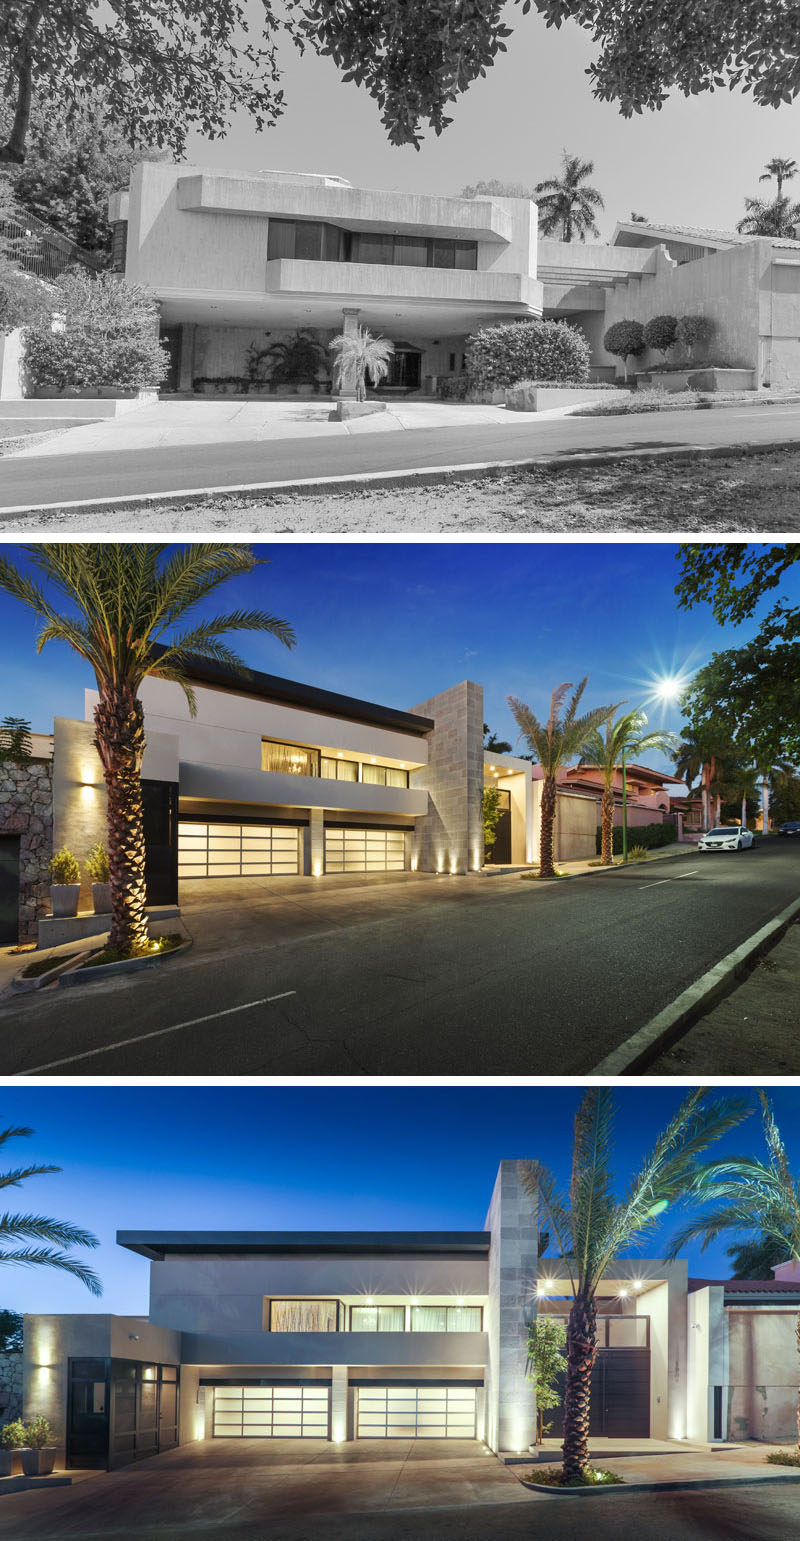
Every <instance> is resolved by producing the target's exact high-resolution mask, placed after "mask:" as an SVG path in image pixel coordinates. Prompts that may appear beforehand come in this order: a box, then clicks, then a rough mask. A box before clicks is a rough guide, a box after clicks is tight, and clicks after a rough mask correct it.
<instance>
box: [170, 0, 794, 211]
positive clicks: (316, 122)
mask: <svg viewBox="0 0 800 1541" xmlns="http://www.w3.org/2000/svg"><path fill="white" fill-rule="evenodd" d="M248 7H249V9H250V11H251V13H252V15H253V17H254V18H257V16H258V13H259V10H260V3H259V0H248ZM521 11H522V8H521V6H519V5H514V4H511V3H508V4H507V5H506V7H505V21H506V24H507V25H508V26H510V27H513V29H514V30H513V36H512V37H511V38H510V39H508V52H507V53H506V54H504V55H500V56H499V58H498V59H497V61H496V62H495V64H494V65H493V66H492V67H491V68H490V69H488V70H487V72H486V77H485V79H483V80H478V81H476V82H475V83H474V84H473V85H472V86H471V87H470V89H469V91H468V92H467V93H466V95H465V96H463V97H462V98H461V100H460V101H459V102H458V103H457V104H456V106H455V107H454V108H453V109H452V110H451V114H450V115H451V116H452V118H453V122H452V124H451V126H450V127H449V128H448V129H447V130H446V131H445V132H444V134H442V135H441V136H440V137H439V138H438V139H437V138H436V137H435V135H433V134H432V133H431V132H430V131H427V133H426V137H425V140H424V143H423V146H422V149H421V150H420V151H416V150H414V149H413V148H405V149H397V148H395V147H394V146H392V145H390V144H389V142H388V140H387V138H386V134H385V132H384V129H383V127H382V125H381V122H380V114H379V110H378V108H377V106H376V105H375V103H374V102H373V101H372V99H371V97H369V96H368V95H367V93H366V91H364V90H362V89H360V88H359V87H357V86H354V85H344V84H343V83H342V80H341V76H340V74H339V72H338V71H337V69H336V67H335V66H334V65H333V64H331V63H330V61H329V60H322V59H318V58H317V57H316V56H315V55H314V54H313V53H312V52H311V51H308V52H306V54H305V56H304V57H302V58H301V57H300V56H299V55H298V54H297V53H296V51H295V49H294V48H293V46H292V45H291V43H289V42H285V43H284V44H283V45H282V46H281V48H280V53H279V57H280V61H281V64H282V67H283V80H282V85H283V88H284V92H285V99H286V107H285V112H284V115H283V117H282V118H281V119H279V121H278V124H277V126H276V127H274V128H271V129H267V130H265V131H264V132H263V133H261V134H257V133H256V132H255V130H254V128H253V124H252V120H251V119H249V118H248V117H245V116H244V115H240V116H239V117H238V118H236V119H235V120H234V122H233V123H232V125H231V129H230V132H229V133H228V135H227V137H226V138H225V139H221V140H217V141H216V142H214V143H209V142H208V141H206V140H204V139H203V138H202V137H201V136H200V135H199V134H193V135H191V136H190V140H189V145H188V148H187V158H188V159H189V160H190V161H192V162H194V163H195V164H200V165H208V166H218V167H225V168H230V169H243V170H251V171H258V170H261V169H264V168H267V167H272V168H275V169H278V170H291V171H323V172H328V173H333V174H335V175H337V176H342V177H346V178H347V179H348V180H349V181H351V182H353V183H354V184H355V185H356V186H360V187H378V188H387V189H393V188H395V189H398V190H400V191H404V192H422V193H443V194H450V195H454V194H458V193H459V192H460V191H461V189H462V188H463V187H464V186H466V185H467V184H469V183H474V182H476V181H478V180H480V179H484V178H490V177H497V178H498V179H500V180H501V181H505V182H518V183H520V184H521V185H522V186H524V187H528V188H530V187H533V186H534V185H535V183H536V182H539V181H541V180H542V179H543V178H545V177H548V176H551V175H552V174H553V173H554V172H556V171H557V169H558V167H559V164H560V160H561V154H562V151H563V149H564V147H565V146H566V148H567V149H568V150H570V151H571V152H572V153H574V154H577V155H580V156H582V157H583V158H585V159H593V160H594V162H595V175H594V178H593V181H594V184H595V186H597V187H598V188H599V189H600V191H601V192H602V193H603V195H604V197H605V202H606V209H605V213H604V214H602V215H601V217H600V228H601V234H602V238H603V239H604V240H605V239H607V238H608V237H609V236H610V234H611V232H612V231H613V229H614V225H615V223H616V221H617V219H628V218H629V216H630V214H631V211H632V210H634V209H635V210H636V212H637V213H639V214H645V215H647V216H648V217H649V218H650V219H652V220H654V221H659V220H662V221H663V220H669V221H672V222H675V223H677V224H683V225H703V226H711V227H714V228H717V229H726V230H730V229H731V228H732V227H733V226H734V225H735V223H736V221H737V220H738V219H739V218H740V217H741V215H742V214H743V213H744V198H745V196H746V195H748V194H749V195H757V196H761V195H763V194H764V193H765V192H766V191H767V189H766V187H765V186H763V185H761V186H760V185H759V181H758V177H759V173H760V172H761V171H762V170H763V167H764V164H765V162H766V161H768V160H770V159H771V158H772V157H773V156H776V155H778V156H784V157H786V156H792V155H796V154H797V143H798V138H800V133H799V132H798V130H800V105H797V104H792V105H791V106H783V107H780V108H778V109H777V110H775V109H774V108H768V107H758V106H755V105H754V103H753V101H752V100H751V98H750V96H749V95H744V94H743V93H742V92H740V91H736V92H729V91H727V90H722V91H716V92H714V93H711V94H708V95H705V96H699V97H693V98H689V99H686V98H684V97H682V96H680V95H673V97H672V98H671V99H670V100H669V101H668V102H667V104H666V106H665V107H664V108H663V109H662V110H661V112H655V113H651V112H645V113H643V114H642V116H640V117H634V118H633V119H625V118H623V117H621V115H620V113H619V110H618V108H617V107H615V106H614V105H612V104H610V103H607V102H598V101H596V100H595V98H594V97H593V96H592V91H591V83H590V81H589V80H588V78H587V76H586V74H585V71H586V69H587V67H588V65H589V63H590V61H591V59H592V58H593V57H594V54H595V49H594V46H593V44H592V41H591V38H590V37H589V35H588V33H586V32H584V31H583V30H582V29H581V28H579V27H578V26H576V25H575V24H574V23H568V24H567V25H566V26H564V27H562V28H561V29H560V31H555V30H548V29H547V27H546V26H545V24H544V22H543V21H542V19H541V17H540V16H539V15H538V14H536V13H532V14H530V15H529V16H523V15H522V14H521ZM772 185H773V189H774V184H772ZM792 190H794V196H795V197H800V181H798V182H797V183H792V184H790V187H789V191H790V192H791V191H792Z"/></svg>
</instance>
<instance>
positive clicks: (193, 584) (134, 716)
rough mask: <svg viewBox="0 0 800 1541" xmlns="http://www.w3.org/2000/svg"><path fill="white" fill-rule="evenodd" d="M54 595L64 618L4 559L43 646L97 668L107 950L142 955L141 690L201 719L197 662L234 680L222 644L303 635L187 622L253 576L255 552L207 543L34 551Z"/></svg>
mask: <svg viewBox="0 0 800 1541" xmlns="http://www.w3.org/2000/svg"><path fill="white" fill-rule="evenodd" d="M25 550H26V551H27V554H28V558H29V560H30V562H31V563H32V564H33V566H34V568H36V569H38V571H39V572H40V573H41V574H43V576H44V579H45V580H46V584H47V586H48V587H49V588H51V589H53V590H55V593H56V596H60V598H61V599H62V600H65V601H66V604H67V610H66V611H64V612H60V611H59V610H58V609H56V608H55V602H54V601H52V600H51V599H50V597H49V595H48V592H47V589H46V588H45V587H43V586H42V584H40V583H39V582H37V581H36V580H35V579H34V578H32V577H30V576H28V574H26V573H22V572H20V571H19V570H18V569H17V568H15V567H14V566H13V564H12V563H11V562H10V561H9V560H8V558H7V557H5V556H2V555H0V590H5V591H6V593H8V594H11V595H12V597H13V598H14V599H19V600H21V602H22V603H23V604H25V605H28V606H29V607H30V609H31V610H33V611H34V613H35V614H36V615H37V616H39V618H40V619H41V620H42V621H43V623H44V624H43V626H42V630H41V631H40V633H39V636H38V639H37V643H36V647H37V652H41V650H42V648H43V647H44V645H45V643H47V642H68V643H69V645H70V647H72V648H74V650H75V652H76V653H78V654H79V656H80V657H81V658H84V659H86V661H87V662H88V663H89V664H91V666H92V668H93V670H94V674H95V678H96V680H97V689H98V691H99V695H100V699H99V701H98V703H97V706H96V707H95V709H94V723H95V734H94V744H95V747H96V749H97V752H98V754H99V756H100V761H101V763H102V767H103V776H104V779H105V784H106V793H107V800H108V814H107V817H108V860H109V867H110V882H111V929H110V932H109V939H108V945H109V948H113V949H115V950H116V951H117V952H118V953H119V954H120V956H121V957H123V958H127V957H133V956H135V955H136V954H137V953H141V952H145V951H146V950H147V949H148V947H149V945H150V944H149V939H148V933H147V914H146V910H145V905H146V898H147V896H146V888H145V845H144V827H143V817H142V787H141V781H140V771H141V766H142V757H143V755H144V749H145V735H144V711H143V708H142V703H141V701H140V700H139V695H138V691H139V687H140V685H141V683H142V681H143V680H144V679H145V678H146V677H147V675H149V674H151V675H155V676H156V677H157V678H159V679H164V680H173V681H174V682H175V683H176V684H178V685H180V686H181V689H182V690H183V692H184V694H185V696H186V699H187V701H188V703H189V710H190V712H191V713H192V715H194V712H195V699H194V693H193V691H192V688H191V685H190V684H189V680H188V678H187V667H188V665H189V663H190V660H191V659H192V658H193V657H194V658H204V659H212V660H214V661H215V662H216V663H220V664H222V665H223V666H224V667H226V668H228V669H231V670H232V671H234V673H235V672H237V671H239V670H242V669H243V668H244V665H243V663H242V661H241V659H240V658H239V657H238V655H237V654H236V653H234V652H233V651H232V649H231V648H230V647H229V646H228V645H227V643H226V642H224V641H223V640H222V637H223V635H224V633H226V632H230V631H266V632H269V633H270V634H271V635H272V636H274V637H277V639H278V641H279V642H282V643H283V644H284V646H285V647H293V646H294V641H295V635H294V631H293V629H292V627H291V626H290V625H289V623H288V622H287V621H282V620H279V619H278V618H277V617H276V616H274V615H270V614H268V613H267V612H266V611H264V610H241V609H239V610H232V611H230V612H228V613H227V614H223V615H214V616H211V617H210V618H209V619H200V620H196V621H194V622H191V623H189V625H188V627H187V628H186V629H185V630H183V631H180V630H179V631H178V634H177V636H176V635H174V630H175V628H176V627H178V626H179V625H180V623H181V622H183V621H184V620H185V618H186V616H187V615H188V613H189V612H190V611H191V610H193V609H195V608H196V606H197V605H199V604H201V603H202V602H203V601H205V600H207V599H208V598H209V596H210V595H211V594H213V592H214V591H215V589H217V588H219V586H220V584H222V583H226V582H227V581H228V580H229V579H231V578H236V577H239V576H241V575H242V574H245V573H251V572H252V571H253V569H254V568H255V567H256V566H257V565H261V564H260V563H258V562H257V559H256V557H255V555H254V553H253V551H252V549H251V548H250V547H249V546H223V545H213V544H207V543H204V542H198V543H197V544H194V545H190V546H187V547H184V548H183V549H182V550H178V551H176V552H173V553H172V554H171V555H169V554H168V548H167V546H164V545H144V544H139V545H134V544H127V543H125V544H118V543H114V542H110V543H108V544H103V543H101V542H97V543H96V544H77V543H76V544H75V545H50V544H47V543H44V544H42V545H32V546H27V547H26V548H25Z"/></svg>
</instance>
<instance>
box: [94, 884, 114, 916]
mask: <svg viewBox="0 0 800 1541" xmlns="http://www.w3.org/2000/svg"><path fill="white" fill-rule="evenodd" d="M92 903H93V904H94V912H95V915H110V914H111V884H110V883H93V884H92Z"/></svg>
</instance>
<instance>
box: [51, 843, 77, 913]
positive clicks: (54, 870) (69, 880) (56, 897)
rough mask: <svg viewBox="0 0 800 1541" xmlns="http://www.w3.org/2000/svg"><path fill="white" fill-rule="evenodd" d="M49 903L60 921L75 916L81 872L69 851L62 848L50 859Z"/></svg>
mask: <svg viewBox="0 0 800 1541" xmlns="http://www.w3.org/2000/svg"><path fill="white" fill-rule="evenodd" d="M50 879H51V882H50V903H51V905H52V907H53V914H54V915H57V916H60V917H61V918H62V919H63V918H64V917H65V916H67V915H77V913H78V898H79V895H80V891H81V871H80V867H79V866H78V863H77V862H76V860H75V857H74V856H73V854H72V852H71V851H68V850H67V849H66V847H63V848H62V849H61V850H60V851H56V853H55V855H54V856H51V858H50Z"/></svg>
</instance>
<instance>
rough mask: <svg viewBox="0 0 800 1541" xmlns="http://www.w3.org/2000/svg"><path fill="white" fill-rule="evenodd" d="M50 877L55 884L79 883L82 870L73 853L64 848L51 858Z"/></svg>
mask: <svg viewBox="0 0 800 1541" xmlns="http://www.w3.org/2000/svg"><path fill="white" fill-rule="evenodd" d="M50 877H51V878H52V880H53V882H54V883H79V882H80V880H81V869H80V867H79V866H78V863H77V862H76V860H75V857H74V856H73V854H72V852H71V851H68V850H67V848H66V846H63V847H62V849H61V850H60V851H56V852H55V854H54V855H53V856H51V857H50Z"/></svg>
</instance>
